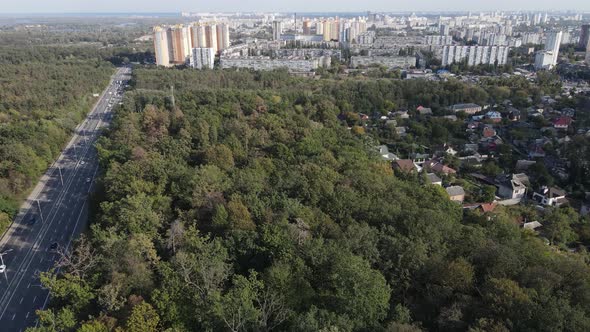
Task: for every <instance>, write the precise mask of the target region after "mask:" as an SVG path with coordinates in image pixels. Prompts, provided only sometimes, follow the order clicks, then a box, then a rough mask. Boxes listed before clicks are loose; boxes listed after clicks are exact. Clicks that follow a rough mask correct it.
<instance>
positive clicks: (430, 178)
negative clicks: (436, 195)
mask: <svg viewBox="0 0 590 332" xmlns="http://www.w3.org/2000/svg"><path fill="white" fill-rule="evenodd" d="M426 179H427V180H428V182H429V183H430V184H433V185H435V186H442V179H441V178H439V177H438V175H436V174H434V173H428V174H426Z"/></svg>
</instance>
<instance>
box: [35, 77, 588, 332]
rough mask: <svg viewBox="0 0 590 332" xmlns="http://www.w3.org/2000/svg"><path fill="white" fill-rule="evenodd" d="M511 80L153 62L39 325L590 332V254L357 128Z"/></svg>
mask: <svg viewBox="0 0 590 332" xmlns="http://www.w3.org/2000/svg"><path fill="white" fill-rule="evenodd" d="M497 83H498V82H488V83H484V88H482V87H478V86H468V85H465V84H463V83H460V82H458V81H448V82H441V83H435V82H424V81H419V80H413V81H397V80H390V79H343V80H332V79H325V80H312V79H303V78H295V77H290V76H288V74H287V73H286V72H267V73H257V72H248V71H241V72H236V71H203V72H200V71H191V70H168V69H136V70H135V72H134V80H133V86H134V90H133V91H130V92H128V93H127V94H126V97H125V102H124V105H123V106H122V107H120V108H119V109H118V111H117V116H116V117H115V119H114V123H113V125H112V127H111V129H110V131H109V132H108V133H107V135H106V137H103V138H102V139H101V140H100V142H99V143H98V150H99V155H100V160H101V164H102V166H103V169H104V175H103V177H102V183H101V185H100V186H101V189H100V190H99V193H97V195H96V197H95V200H96V202H97V212H96V213H97V216H96V220H95V222H94V223H93V225H92V227H91V230H90V231H89V232H88V234H87V236H85V237H83V238H82V239H80V240H79V241H78V242H77V244H76V246H75V249H74V250H73V251H72V252H71V253H67V254H64V255H63V257H62V259H61V260H60V263H59V265H58V267H59V268H60V270H59V271H60V272H59V273H54V272H56V271H52V272H50V273H44V274H43V275H42V282H43V284H44V286H45V287H47V288H48V289H49V290H50V292H51V299H52V300H51V303H50V306H49V308H48V309H47V310H45V311H40V312H38V315H39V317H40V326H39V327H37V328H31V329H30V331H55V330H58V331H75V330H78V331H86V332H89V331H113V330H118V331H144V332H151V331H224V330H227V331H271V330H272V331H420V330H433V331H467V330H469V331H473V332H475V331H509V330H514V331H561V330H564V331H588V330H590V318H589V317H590V268H589V266H588V264H587V260H588V256H587V255H586V254H585V253H576V254H572V253H568V252H565V251H564V252H562V251H556V250H555V249H553V247H550V246H547V245H545V244H544V242H542V241H541V240H539V239H538V238H537V237H536V236H534V235H533V234H531V233H527V232H523V231H522V230H520V229H519V228H518V227H517V225H515V224H514V223H513V222H512V221H511V220H510V217H509V215H508V214H507V213H504V214H502V213H499V214H496V215H494V216H493V217H490V216H489V215H482V214H478V213H470V214H468V215H463V212H462V210H461V207H460V205H457V204H455V203H452V202H450V201H449V200H448V197H447V195H446V193H445V192H444V190H443V189H442V188H440V187H436V186H430V185H425V184H424V182H423V181H422V180H421V179H420V178H418V177H417V178H407V179H404V178H399V177H396V176H395V175H394V173H393V171H392V169H391V166H390V165H389V164H388V163H385V162H383V161H381V160H380V158H379V157H378V155H377V154H376V152H375V146H376V145H377V144H378V142H376V140H375V139H374V138H372V137H371V136H370V135H368V134H367V133H365V131H364V128H362V127H359V126H354V125H353V126H352V127H350V128H349V126H347V125H346V123H343V122H342V120H341V119H342V117H341V115H342V114H346V113H347V112H366V113H372V112H387V111H388V110H391V109H394V108H397V107H410V106H416V105H425V106H429V107H433V108H434V109H437V108H442V107H444V106H447V105H449V104H452V103H456V102H480V103H484V102H489V101H491V100H494V99H498V98H500V97H503V96H505V95H506V96H510V95H513V94H517V93H520V92H519V91H524V90H525V89H529V88H530V87H529V85H528V82H526V80H524V82H510V83H509V84H508V83H506V84H507V86H506V87H504V86H499V84H497ZM485 84H488V85H487V86H488V88H487V89H486V88H485ZM494 84H495V86H496V88H492V86H494ZM170 85H174V88H175V90H174V91H175V92H174V98H171V96H170V90H169V89H170ZM531 89H532V88H531ZM535 89H536V88H535ZM527 91H528V90H527ZM531 91H532V90H531ZM539 94H540V92H539V91H537V95H539ZM531 95H533V94H532V93H531V94H529V96H531ZM533 97H535V96H533ZM535 98H536V97H535ZM523 102H527V101H526V100H524V101H523Z"/></svg>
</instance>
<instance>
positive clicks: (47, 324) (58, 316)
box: [27, 308, 77, 332]
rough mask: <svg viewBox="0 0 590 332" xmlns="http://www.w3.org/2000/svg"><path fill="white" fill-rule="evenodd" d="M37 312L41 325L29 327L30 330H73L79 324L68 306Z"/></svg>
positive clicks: (41, 331) (29, 331) (34, 331)
mask: <svg viewBox="0 0 590 332" xmlns="http://www.w3.org/2000/svg"><path fill="white" fill-rule="evenodd" d="M36 314H37V316H38V317H39V326H37V327H30V328H27V331H28V332H54V331H73V330H74V327H75V326H76V324H77V322H76V317H75V315H74V312H72V311H71V310H69V309H67V308H63V309H60V310H59V311H54V310H51V309H48V310H37V311H36Z"/></svg>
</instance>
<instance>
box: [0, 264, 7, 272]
mask: <svg viewBox="0 0 590 332" xmlns="http://www.w3.org/2000/svg"><path fill="white" fill-rule="evenodd" d="M4 272H6V265H4V264H3V265H0V273H4Z"/></svg>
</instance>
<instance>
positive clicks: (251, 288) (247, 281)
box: [216, 272, 263, 332]
mask: <svg viewBox="0 0 590 332" xmlns="http://www.w3.org/2000/svg"><path fill="white" fill-rule="evenodd" d="M262 287H263V283H262V282H261V281H260V280H258V278H257V274H256V273H255V272H252V273H251V274H250V276H249V277H248V278H246V277H243V276H240V275H237V276H235V277H234V280H233V286H232V288H230V290H229V291H228V292H227V293H226V294H224V295H223V297H222V298H221V301H220V303H219V305H218V307H217V308H216V312H217V315H219V317H220V319H221V320H222V321H223V323H224V324H225V326H226V327H227V328H229V329H230V330H231V331H232V332H238V331H247V330H249V329H250V328H251V327H252V325H253V324H255V323H256V322H257V321H258V319H259V316H260V310H258V309H257V308H256V307H255V305H254V301H255V299H256V293H257V292H258V291H259V289H260V288H262Z"/></svg>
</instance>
